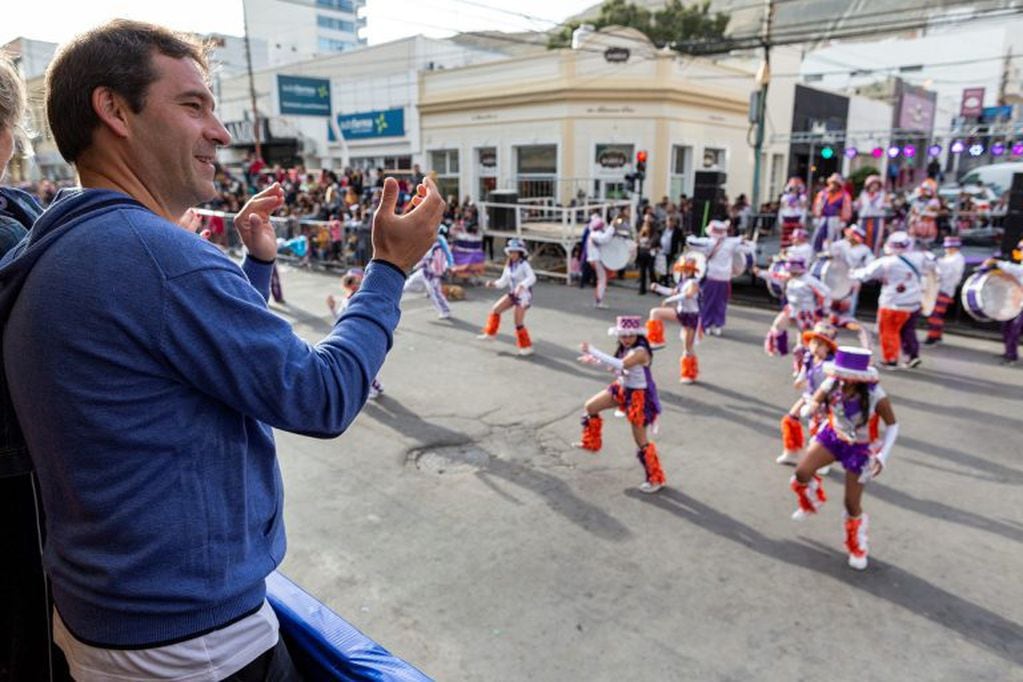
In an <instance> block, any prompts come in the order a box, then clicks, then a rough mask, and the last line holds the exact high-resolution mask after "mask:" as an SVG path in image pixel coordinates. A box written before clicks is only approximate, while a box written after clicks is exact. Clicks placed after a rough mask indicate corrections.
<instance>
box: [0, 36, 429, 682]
mask: <svg viewBox="0 0 1023 682" xmlns="http://www.w3.org/2000/svg"><path fill="white" fill-rule="evenodd" d="M207 76H208V73H207V65H206V61H205V54H204V53H203V51H202V49H201V48H200V47H198V46H197V45H195V44H194V43H193V42H191V41H190V39H188V38H186V37H183V36H180V35H177V34H174V33H171V32H169V31H167V30H165V29H162V28H160V27H157V26H152V25H149V24H141V23H137V22H128V21H120V20H119V21H115V22H111V23H110V24H107V25H104V26H102V27H99V28H97V29H94V30H93V31H91V32H89V33H87V34H84V35H82V36H79V37H78V38H76V39H75V40H73V41H72V42H71V43H69V44H68V45H65V46H64V47H63V48H62V49H61V51H60V52H59V53H58V55H57V56H56V58H55V59H54V61H53V63H52V64H51V66H50V69H49V71H48V73H47V97H46V107H47V116H48V118H49V122H50V127H51V129H52V131H53V134H54V137H55V139H56V141H57V145H58V147H59V148H60V151H61V154H62V155H63V156H64V158H65V159H67V160H68V161H69V162H71V163H74V164H75V166H76V168H77V171H78V174H79V178H80V181H81V185H82V189H80V190H77V191H72V192H69V193H65V194H64V195H62V196H60V197H59V198H58V199H57V200H56V201H55V202H54V203H53V204H52V206H51V207H50V208H48V209H47V210H46V212H45V213H44V214H43V216H42V217H41V218H40V219H39V221H38V222H37V223H36V225H35V227H34V228H33V229H32V231H31V233H30V236H29V238H28V239H27V240H25V241H23V242H22V243H21V244H19V246H18V247H17V248H16V249H15V250H14V251H12V252H11V253H9V254H8V255H7V257H5V258H4V260H3V262H2V263H0V321H2V326H3V361H4V362H3V367H4V370H5V372H6V375H7V378H8V380H9V384H10V391H11V398H12V400H13V403H14V406H15V409H16V411H17V415H18V419H19V421H20V422H21V425H22V428H23V430H24V434H25V439H26V442H27V444H28V449H29V452H30V453H31V457H32V460H33V463H34V465H35V468H36V471H37V474H38V478H39V483H40V489H41V493H42V499H43V507H44V509H45V511H46V517H47V518H46V521H47V523H46V531H47V541H46V546H45V549H44V563H45V566H46V570H47V572H48V574H49V575H50V578H51V580H52V586H53V597H54V602H55V606H56V609H55V613H54V616H55V617H54V625H53V628H54V637H55V639H56V640H57V642H58V644H59V645H60V646H61V648H62V649H63V650H64V652H65V653H66V654H67V657H68V660H69V663H70V666H71V671H72V674H73V675H74V676H75V677H76V678H77V679H79V680H107V679H132V680H140V679H188V680H206V679H209V680H218V679H223V678H227V677H230V678H231V679H238V680H248V679H264V678H266V679H270V678H273V679H292V678H293V671H292V672H290V673H289V671H290V670H291V665H290V661H289V660H288V655H287V650H286V649H284V648H283V644H282V643H280V642H279V641H278V636H277V622H276V619H275V617H274V615H273V612H272V610H271V609H270V608H269V606H268V605H267V603H266V600H265V585H264V579H265V577H266V575H267V574H269V573H270V572H271V571H272V570H273V569H274V568H275V567H276V566H277V565H278V564H279V563H280V561H281V560H282V558H283V557H284V549H285V537H284V528H283V523H282V505H283V490H282V484H281V476H280V471H279V469H278V465H277V458H276V454H275V448H274V440H273V434H272V431H271V429H272V428H279V429H285V430H288V431H294V432H298V433H304V434H309V435H312V436H317V437H334V436H337V435H338V434H340V433H341V432H343V431H344V430H345V428H346V427H347V426H348V425H349V424H350V423H351V421H352V419H354V417H355V416H356V414H357V413H358V412H359V410H360V409H361V408H362V406H363V404H364V402H365V400H366V397H367V393H368V391H369V386H370V382H371V381H372V379H373V377H374V376H375V375H376V373H377V371H378V370H379V369H380V366H381V364H382V363H383V361H384V356H385V355H386V353H387V351H388V349H389V348H390V346H391V342H392V333H393V331H394V328H395V326H396V325H397V323H398V317H399V308H398V304H399V300H400V297H401V291H402V285H403V283H404V279H405V274H406V273H407V272H408V271H409V270H410V269H411V267H412V266H413V265H414V264H415V263H416V261H418V260H419V258H420V257H421V256H422V254H423V253H425V252H426V250H427V249H428V248H429V247H430V245H431V244H432V243H433V240H434V238H435V236H436V234H435V228H436V226H437V225H438V224H439V222H440V217H441V212H442V211H443V208H444V202H443V200H442V199H441V197H440V196H439V194H438V192H437V190H436V187H435V186H434V185H433V183H432V182H430V181H426V184H425V186H422V187H420V188H418V191H417V196H416V199H415V200H414V204H415V207H414V209H413V210H412V211H410V212H408V213H406V214H405V215H402V216H398V215H396V214H395V202H396V198H397V193H398V187H397V184H396V183H395V182H394V181H393V180H388V181H387V183H386V184H385V186H384V191H383V198H382V200H381V203H380V207H379V210H378V211H377V213H376V215H375V216H374V220H373V234H372V241H373V249H374V258H373V261H372V262H371V264H370V265H369V267H368V268H367V269H366V276H365V280H364V282H363V285H362V288H361V289H360V290H359V292H358V293H357V294H356V295H355V296H353V298H352V301H351V304H350V306H349V307H348V310H347V312H346V313H345V314H344V315H343V316H342V317H341V318H340V319H339V320H338V322H337V324H336V325H335V327H334V329H333V330H332V331H331V333H330V334H329V335H327V337H326V338H324V339H323V340H321V341H320V342H319V343H317V344H316V345H310V344H308V343H306V342H305V341H303V340H301V339H300V338H298V337H297V336H296V335H295V334H294V333H293V331H292V330H291V328H290V326H289V325H288V324H287V323H285V322H284V321H283V320H281V319H280V318H278V317H276V316H275V315H273V314H272V313H270V312H269V311H268V309H267V306H266V298H267V295H268V287H269V282H270V270H271V268H272V265H273V260H274V257H275V254H276V242H275V239H274V233H273V230H272V228H271V226H270V223H269V220H268V218H269V214H270V213H271V212H272V211H273V210H275V209H276V208H277V207H279V206H280V205H281V203H282V201H283V197H282V192H281V189H280V188H279V187H276V186H275V187H272V188H270V189H269V190H266V191H265V192H263V193H262V194H260V195H258V196H257V197H255V198H254V199H253V200H252V201H251V202H250V203H249V204H248V205H247V206H246V207H245V209H244V210H243V212H242V214H240V215H239V217H238V219H237V221H236V226H237V227H238V230H239V232H240V234H241V238H242V241H243V242H244V244H245V246H246V248H247V249H248V257H247V258H246V260H245V262H244V263H243V264H242V266H241V267H238V266H237V265H235V264H234V263H233V262H232V261H230V260H229V259H228V258H226V257H225V256H223V255H222V254H221V253H220V252H219V251H218V250H217V249H216V248H215V247H213V246H212V245H210V244H208V243H206V242H204V241H203V240H201V239H200V238H199V237H197V236H196V235H194V234H192V233H190V232H188V231H186V230H183V229H181V228H180V227H179V226H178V225H176V223H175V221H176V220H177V219H178V218H179V217H180V216H181V215H182V214H183V213H184V212H185V211H186V210H187V209H188V208H189V207H191V206H193V205H195V204H197V203H200V202H202V201H206V200H208V199H210V198H211V197H213V196H214V189H213V173H214V167H213V161H214V158H215V154H216V149H217V147H219V146H222V145H225V144H227V143H228V141H229V135H228V133H227V131H226V130H225V129H224V127H223V126H222V125H221V123H220V121H219V120H218V119H217V118H216V116H215V115H214V113H213V96H212V93H211V92H210V89H209V87H208V85H207ZM289 675H290V676H289Z"/></svg>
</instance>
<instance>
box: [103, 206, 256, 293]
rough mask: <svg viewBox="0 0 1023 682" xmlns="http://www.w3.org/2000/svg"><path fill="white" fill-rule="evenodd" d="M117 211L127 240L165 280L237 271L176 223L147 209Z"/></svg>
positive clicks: (208, 244)
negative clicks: (128, 232) (201, 272)
mask: <svg viewBox="0 0 1023 682" xmlns="http://www.w3.org/2000/svg"><path fill="white" fill-rule="evenodd" d="M119 211H120V212H123V214H124V217H125V218H127V220H126V222H127V223H128V227H129V229H130V230H131V237H129V238H133V239H135V240H136V241H137V243H138V244H139V245H140V246H142V248H144V249H145V251H146V252H147V254H148V255H149V256H150V258H151V259H152V260H153V262H154V263H155V265H156V266H157V267H158V268H159V270H160V271H161V272H162V273H163V275H164V276H165V277H167V278H173V277H178V276H181V275H184V274H188V273H190V272H194V271H196V270H203V269H211V268H212V269H231V270H234V269H237V266H235V265H234V263H232V262H231V260H230V259H229V258H227V256H225V255H224V254H223V253H222V252H221V251H220V249H218V248H217V247H216V246H214V245H213V244H211V243H209V242H208V241H206V240H205V239H202V238H201V237H199V235H197V234H195V233H193V232H189V231H188V230H185V229H183V228H182V227H181V226H180V225H177V224H176V223H172V222H170V221H169V220H167V219H165V218H162V217H160V216H158V215H156V214H155V213H152V212H151V211H148V210H146V209H141V208H135V207H126V208H123V209H119Z"/></svg>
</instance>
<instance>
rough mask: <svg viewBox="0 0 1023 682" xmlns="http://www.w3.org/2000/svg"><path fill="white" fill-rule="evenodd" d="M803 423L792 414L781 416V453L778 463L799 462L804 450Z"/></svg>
mask: <svg viewBox="0 0 1023 682" xmlns="http://www.w3.org/2000/svg"><path fill="white" fill-rule="evenodd" d="M804 445H805V442H804V440H803V425H802V424H801V423H800V422H799V420H798V419H796V418H795V417H793V416H792V415H791V414H787V415H785V416H784V417H782V418H781V447H782V451H781V455H780V456H779V457H778V459H776V460H774V461H776V462H777V463H778V464H798V463H799V458H800V455H801V454H802V452H803V447H804Z"/></svg>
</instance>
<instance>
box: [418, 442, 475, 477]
mask: <svg viewBox="0 0 1023 682" xmlns="http://www.w3.org/2000/svg"><path fill="white" fill-rule="evenodd" d="M411 455H412V456H411V458H410V459H411V460H412V461H413V462H414V463H415V466H416V469H418V470H420V471H425V472H427V473H433V474H467V473H473V472H476V471H479V470H480V469H482V468H484V467H485V466H486V465H487V462H489V461H490V455H489V454H488V453H487V451H486V450H483V449H482V448H480V447H479V446H477V445H474V444H471V443H470V444H466V445H450V446H447V447H440V448H430V449H428V450H415V451H413V452H412V453H411Z"/></svg>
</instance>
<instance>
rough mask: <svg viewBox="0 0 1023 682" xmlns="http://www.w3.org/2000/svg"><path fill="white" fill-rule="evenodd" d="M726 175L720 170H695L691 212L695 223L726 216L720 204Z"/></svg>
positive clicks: (723, 194)
mask: <svg viewBox="0 0 1023 682" xmlns="http://www.w3.org/2000/svg"><path fill="white" fill-rule="evenodd" d="M727 179H728V176H727V175H726V174H725V173H722V172H720V171H696V174H695V175H693V213H694V215H695V218H696V225H698V226H699V225H703V224H704V218H706V219H707V220H723V219H725V218H727V217H728V215H727V213H726V212H725V210H724V207H723V206H722V204H721V199H723V198H724V196H725V181H726V180H727Z"/></svg>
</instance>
